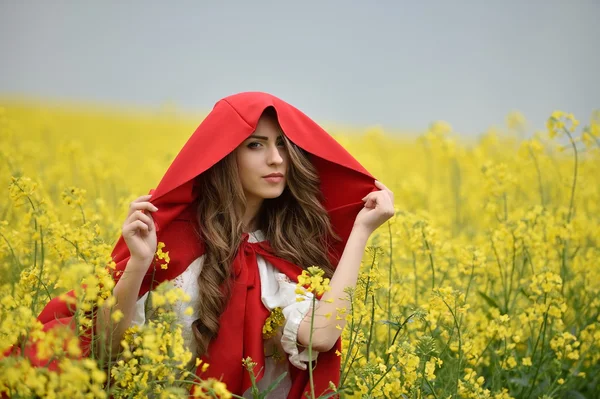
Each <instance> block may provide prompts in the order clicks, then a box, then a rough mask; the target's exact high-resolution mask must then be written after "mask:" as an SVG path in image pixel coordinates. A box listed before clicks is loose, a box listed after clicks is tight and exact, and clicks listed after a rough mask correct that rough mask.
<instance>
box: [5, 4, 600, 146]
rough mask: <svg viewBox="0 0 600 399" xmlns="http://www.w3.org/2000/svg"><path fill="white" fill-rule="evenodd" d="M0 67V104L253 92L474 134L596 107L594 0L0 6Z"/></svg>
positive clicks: (342, 114)
mask: <svg viewBox="0 0 600 399" xmlns="http://www.w3.org/2000/svg"><path fill="white" fill-rule="evenodd" d="M121 3H123V4H121ZM172 4H176V6H173V5H172ZM0 58H1V61H0V96H7V95H11V94H21V95H22V94H26V95H35V96H36V97H41V98H51V99H70V100H91V101H99V102H103V103H114V104H123V105H125V104H135V105H141V106H151V107H158V106H160V105H161V104H163V103H165V102H173V103H175V104H178V105H179V106H180V107H182V109H190V110H195V111H205V110H206V111H207V110H210V108H211V107H212V106H213V104H214V103H215V102H216V101H217V100H218V99H220V98H222V97H224V96H226V95H229V94H232V93H235V92H239V91H247V90H259V91H267V92H271V93H273V94H275V95H277V96H279V97H281V98H282V99H284V100H286V101H288V102H290V103H292V104H293V105H295V106H297V107H298V108H300V109H301V110H303V111H304V112H306V113H307V114H308V115H309V116H311V117H312V118H313V119H315V120H317V121H319V122H322V123H340V124H348V125H350V124H351V125H360V126H369V125H375V124H381V125H383V126H384V127H393V128H400V129H411V130H422V129H424V128H426V127H427V126H428V124H429V123H430V122H431V121H433V120H437V119H442V120H446V121H448V122H450V123H451V124H452V125H453V127H454V128H455V130H457V131H460V132H463V133H465V134H468V135H474V134H477V133H480V132H481V131H483V130H485V129H486V128H487V127H489V126H490V125H501V124H503V122H504V117H505V116H506V114H507V113H508V112H509V111H511V110H513V109H518V110H520V111H522V112H523V113H524V114H525V116H526V117H527V118H528V119H529V120H530V121H531V122H532V123H533V126H534V127H540V128H541V127H543V125H544V121H545V119H546V118H547V116H548V115H549V114H550V113H551V112H552V111H553V110H554V109H557V108H558V109H563V110H566V111H571V112H574V113H575V114H576V116H578V117H579V118H580V119H582V120H584V121H587V120H588V119H589V115H590V113H591V111H592V110H593V109H597V108H600V1H599V0H574V1H567V0H563V1H557V0H551V1H543V0H537V1H536V0H529V1H518V0H505V1H491V0H488V1H476V0H473V1H460V0H454V1H391V0H390V1H366V0H365V1H341V0H340V1H306V0H305V1H293V2H292V1H270V2H266V1H241V0H239V1H217V0H212V1H193V2H192V1H189V2H184V1H174V2H158V1H154V2H153V1H144V2H142V1H137V2H134V1H124V2H117V1H105V2H92V1H37V2H32V1H17V0H13V1H9V0H0Z"/></svg>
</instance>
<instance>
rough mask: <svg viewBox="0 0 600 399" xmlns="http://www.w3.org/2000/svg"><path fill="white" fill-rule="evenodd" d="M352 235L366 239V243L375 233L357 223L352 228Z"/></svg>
mask: <svg viewBox="0 0 600 399" xmlns="http://www.w3.org/2000/svg"><path fill="white" fill-rule="evenodd" d="M350 234H353V235H357V236H359V237H361V238H364V240H365V241H366V240H368V239H369V237H370V236H371V234H373V231H372V230H370V229H369V228H367V227H365V226H364V225H362V224H356V223H355V224H354V226H352V231H351V232H350Z"/></svg>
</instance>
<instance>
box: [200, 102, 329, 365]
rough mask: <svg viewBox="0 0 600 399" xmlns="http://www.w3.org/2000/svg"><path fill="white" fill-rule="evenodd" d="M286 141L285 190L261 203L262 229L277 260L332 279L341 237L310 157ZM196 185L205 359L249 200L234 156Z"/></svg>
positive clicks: (222, 305) (225, 298)
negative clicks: (325, 204) (320, 271)
mask: <svg viewBox="0 0 600 399" xmlns="http://www.w3.org/2000/svg"><path fill="white" fill-rule="evenodd" d="M263 115H264V116H267V117H271V118H275V120H277V115H276V112H275V110H274V109H273V108H267V109H266V110H265V112H264V113H263ZM282 139H283V142H284V145H285V148H286V150H287V151H288V154H289V157H288V159H289V165H288V170H287V176H286V181H287V185H286V188H285V189H284V191H283V193H282V194H281V195H280V196H279V197H277V198H273V199H265V200H264V201H263V204H262V206H261V208H260V210H259V213H258V217H257V221H258V229H260V230H262V231H263V232H264V233H265V235H266V239H267V240H268V241H269V243H270V244H271V247H272V248H273V250H274V252H275V255H277V256H279V257H281V258H283V259H286V260H288V261H291V262H293V263H295V264H296V265H298V266H300V267H301V268H303V269H306V268H307V267H309V266H313V265H316V266H319V267H321V268H322V269H323V270H324V271H325V274H326V275H327V276H329V277H331V276H332V274H333V266H332V264H331V261H330V260H329V257H328V250H329V248H330V246H331V245H332V244H333V240H339V237H338V236H337V235H336V234H335V233H334V231H333V229H332V226H331V222H330V220H329V215H328V213H327V211H326V210H325V208H324V207H323V205H322V204H321V200H322V195H321V190H320V188H319V185H320V180H319V175H318V173H317V170H316V168H315V167H314V166H313V164H312V163H311V161H310V154H309V153H307V152H306V151H304V150H303V149H301V148H300V147H298V146H296V145H295V144H294V143H292V142H291V141H290V140H289V139H288V138H287V137H286V136H285V134H282ZM196 184H197V188H198V190H199V193H200V195H199V199H198V206H197V221H198V226H199V228H200V232H199V233H200V236H201V239H202V241H203V243H204V247H205V258H204V262H203V266H202V271H201V273H200V275H199V277H198V284H199V286H200V291H199V300H198V303H199V318H198V319H197V320H195V321H194V323H193V324H192V331H193V333H194V336H195V339H196V342H197V343H198V356H201V355H202V354H204V353H206V351H207V349H208V344H209V342H210V340H211V339H213V338H214V337H215V336H216V335H217V333H218V331H219V317H220V316H221V313H222V312H223V310H224V309H225V306H226V304H227V301H228V299H229V294H230V286H229V283H230V278H231V263H232V262H233V259H234V258H235V256H236V253H237V250H238V248H239V245H240V243H241V241H242V233H243V227H244V226H243V221H242V218H243V216H244V210H245V207H246V199H245V195H244V191H243V188H242V184H241V182H240V179H239V177H238V171H237V162H236V157H235V154H234V152H231V153H229V154H228V155H227V156H226V157H225V158H223V159H222V160H220V161H219V162H218V163H217V164H215V165H214V166H212V167H211V168H210V169H209V170H207V171H206V172H204V173H203V174H202V175H200V176H198V178H197V181H196ZM297 243H302V247H298V245H297Z"/></svg>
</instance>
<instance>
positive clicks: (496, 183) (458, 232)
mask: <svg viewBox="0 0 600 399" xmlns="http://www.w3.org/2000/svg"><path fill="white" fill-rule="evenodd" d="M576 117H578V118H581V123H579V121H578V120H576ZM200 121H201V118H199V117H182V116H178V114H176V113H174V112H154V113H153V112H141V111H139V112H134V113H123V112H117V111H115V110H111V109H100V108H85V107H75V106H58V105H50V104H40V103H17V102H8V101H7V102H6V103H5V104H4V105H3V106H2V107H0V142H1V146H0V187H2V189H1V190H0V193H2V195H1V196H0V393H1V394H3V395H6V396H8V397H15V398H33V397H48V398H65V397H69V398H75V397H89V398H108V397H110V396H112V397H115V398H145V397H160V398H171V397H173V398H175V397H185V396H186V395H187V393H188V392H189V390H190V389H191V387H192V384H193V385H194V386H195V387H197V388H195V389H194V392H195V394H196V396H197V397H219V398H230V397H234V396H232V395H231V394H230V393H229V392H228V391H227V389H226V387H225V386H223V384H220V383H219V382H218V381H214V380H205V381H199V380H196V381H193V383H192V377H191V376H190V373H189V372H188V371H187V370H185V369H183V368H182V364H184V363H186V362H187V361H188V360H189V359H190V356H191V354H190V353H189V352H187V351H186V350H185V348H184V347H183V344H182V340H181V338H180V337H179V336H178V332H180V330H178V327H177V326H174V325H172V324H173V321H172V318H169V311H168V306H167V305H168V304H169V303H173V302H175V301H179V300H185V299H186V298H184V297H183V296H182V295H181V294H180V293H178V292H177V291H176V290H175V289H174V288H172V287H170V286H169V285H168V284H165V285H163V286H161V287H159V288H158V289H157V290H156V293H155V298H156V300H155V301H154V302H153V304H154V305H156V306H158V307H161V306H165V309H166V310H165V311H164V312H163V313H162V314H163V317H162V318H160V320H159V321H157V322H156V323H152V324H150V325H148V326H146V327H144V328H141V329H140V328H138V329H131V330H130V331H128V333H127V334H126V337H125V339H124V342H123V348H124V352H123V355H122V357H121V359H120V360H119V361H118V362H116V363H113V364H106V363H105V362H104V361H103V360H102V359H95V358H85V357H84V358H81V356H80V355H81V349H80V347H79V344H78V342H79V341H78V336H77V335H78V334H77V331H79V329H82V328H85V326H89V324H90V323H91V319H90V314H89V312H86V311H90V310H93V309H94V308H95V307H96V306H99V305H110V304H111V301H112V302H113V303H114V298H112V296H111V295H110V292H111V288H112V286H111V282H112V280H111V279H110V277H109V275H108V272H107V267H110V263H111V262H110V260H111V259H110V253H111V250H112V248H113V246H114V244H115V243H116V240H117V238H118V237H119V234H120V230H121V226H122V223H123V221H124V219H125V216H126V215H127V209H128V206H129V203H130V202H131V201H132V200H133V199H135V198H137V197H138V196H141V195H144V194H147V193H148V191H149V189H151V188H154V187H155V186H156V184H158V181H159V179H160V178H161V177H162V175H163V174H164V172H165V171H166V169H167V167H168V166H169V164H170V162H171V161H172V160H173V159H174V157H175V155H176V154H177V152H178V151H179V149H180V148H181V147H182V146H183V144H184V143H185V141H186V140H187V139H188V137H189V136H190V135H191V134H192V132H193V131H194V130H195V128H196V127H197V125H198V124H199V123H200ZM330 132H331V133H332V135H333V136H334V137H335V138H336V139H337V140H338V141H339V142H340V143H341V144H342V145H343V146H344V147H345V148H346V149H347V150H348V151H349V152H350V153H351V154H352V155H353V156H355V158H357V160H358V161H360V162H361V163H362V164H363V165H364V166H365V167H366V168H367V170H369V171H370V172H371V173H372V174H373V175H374V176H375V177H376V178H377V179H379V180H381V181H382V182H383V183H384V184H386V185H387V186H388V187H389V188H390V189H391V190H393V191H394V194H395V199H396V204H395V205H396V211H397V212H396V215H395V217H393V218H392V219H391V220H390V222H389V223H386V224H384V225H383V226H382V227H381V228H380V229H378V230H377V231H376V232H375V234H374V235H373V236H372V237H371V240H370V243H369V248H368V250H367V251H366V252H365V255H364V258H363V264H362V272H361V275H360V278H359V283H358V286H357V288H356V289H355V290H352V291H349V292H348V294H349V295H351V296H352V307H351V308H350V309H345V310H340V314H344V316H343V317H346V318H347V319H348V324H347V326H346V328H345V330H344V332H343V342H342V344H343V345H342V346H343V351H342V353H340V354H339V356H341V357H342V366H343V369H342V378H341V382H340V385H339V386H338V387H336V389H337V390H338V393H339V395H340V396H341V397H343V398H415V399H416V398H432V399H447V398H494V399H509V398H523V399H529V398H598V397H600V325H599V321H600V263H599V260H600V112H596V113H595V114H593V115H591V116H589V115H576V116H573V115H571V114H568V113H566V112H560V111H555V112H554V113H549V115H548V123H547V129H546V130H544V131H539V132H531V131H530V130H529V128H528V127H527V122H526V121H525V119H524V117H523V116H522V115H520V114H518V113H514V114H511V115H508V116H507V119H506V124H505V126H503V127H496V128H491V129H489V130H488V131H487V132H485V134H482V135H481V136H480V137H478V138H477V139H473V140H470V141H467V140H464V139H461V136H460V134H458V133H456V132H454V131H453V130H452V127H451V126H450V125H449V124H448V123H445V122H435V123H432V124H431V125H430V126H429V127H428V128H427V129H426V130H424V131H423V132H422V133H421V134H419V135H417V136H414V137H408V136H399V135H392V134H390V133H388V132H385V131H383V130H381V129H378V128H371V129H365V130H359V129H357V130H356V131H354V132H344V131H339V130H336V129H331V130H330ZM162 249H164V250H165V252H162V251H161V249H160V248H159V254H158V255H159V257H161V258H162V259H167V260H168V253H167V252H166V250H167V249H168V248H162ZM81 283H84V284H85V286H86V288H85V290H84V289H83V288H82V286H81ZM73 288H76V289H77V298H76V301H77V305H78V308H80V309H82V310H83V311H82V312H80V313H78V315H77V326H76V328H75V330H74V331H75V333H73V332H72V331H71V330H69V329H63V330H57V331H51V332H49V333H46V332H44V331H42V329H41V325H40V323H39V322H37V321H36V316H37V315H38V314H39V312H40V310H41V309H42V308H43V307H44V306H45V305H46V304H47V303H48V301H49V300H50V299H51V298H54V297H56V296H59V295H61V294H63V293H65V292H67V291H69V290H71V289H73ZM119 317H120V315H119V314H118V312H115V313H113V320H115V321H118V320H119ZM28 340H36V341H37V342H38V351H39V353H38V354H39V356H40V357H42V358H44V359H48V360H49V361H53V362H54V363H55V364H57V365H58V366H59V368H60V372H58V371H57V370H56V368H54V369H53V368H47V367H33V366H32V365H31V364H30V362H29V360H27V359H26V358H25V357H23V356H19V355H18V353H17V352H19V350H23V349H25V343H26V342H28ZM10 349H12V350H13V352H12V355H10V356H2V355H1V354H2V353H4V354H6V353H7V351H9V350H10ZM16 353H17V354H16ZM207 367H210V365H208V366H207ZM107 370H109V372H108V373H107ZM317 394H318V393H317ZM257 397H259V396H257Z"/></svg>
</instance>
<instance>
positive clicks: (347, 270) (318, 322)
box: [298, 180, 395, 352]
mask: <svg viewBox="0 0 600 399" xmlns="http://www.w3.org/2000/svg"><path fill="white" fill-rule="evenodd" d="M375 185H376V186H377V187H378V188H380V190H379V191H374V192H371V193H369V194H368V195H367V196H365V197H364V198H363V201H365V204H364V207H363V209H361V211H360V212H359V213H358V215H357V216H356V220H355V221H354V227H353V228H352V231H351V232H350V236H349V237H348V241H347V242H346V246H345V247H344V252H343V253H342V257H341V258H340V261H339V263H338V266H337V268H336V270H335V272H334V274H333V277H332V278H331V282H330V283H329V286H330V287H331V290H330V291H328V292H325V294H323V296H322V297H321V300H320V301H319V304H318V305H317V307H316V309H315V319H314V322H313V337H312V348H313V349H314V350H316V351H318V352H327V351H329V350H330V349H331V348H333V346H334V345H335V342H336V341H337V340H338V338H339V337H340V335H341V333H342V330H343V328H344V326H345V325H346V316H345V315H340V318H341V319H340V320H337V316H338V314H337V310H336V309H338V308H340V309H341V308H346V309H349V308H350V301H349V300H348V295H347V294H346V293H345V292H344V290H345V289H346V288H347V287H350V288H354V287H356V281H357V279H358V271H359V269H360V262H361V261H362V257H363V254H364V252H365V248H366V246H367V240H368V239H369V236H370V235H371V234H372V233H373V231H375V229H377V227H379V226H381V225H382V224H383V223H384V222H385V221H386V220H388V219H389V218H391V217H392V216H394V214H395V210H394V194H393V193H392V192H391V191H390V190H389V189H388V188H387V187H386V186H385V185H383V183H381V182H379V181H378V180H375ZM328 302H331V303H328ZM311 314H312V309H311V310H309V311H308V313H307V315H306V317H304V319H303V320H302V322H301V323H300V327H299V328H298V342H299V343H300V344H301V345H303V346H308V344H309V339H310V322H311ZM326 315H329V317H327V316H326ZM338 326H339V327H338ZM340 327H341V328H340Z"/></svg>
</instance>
